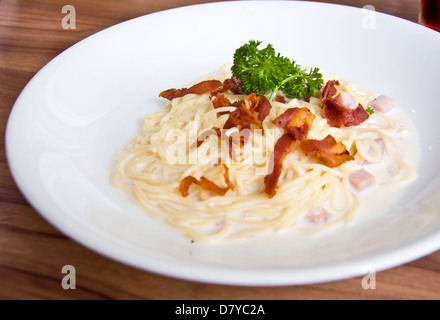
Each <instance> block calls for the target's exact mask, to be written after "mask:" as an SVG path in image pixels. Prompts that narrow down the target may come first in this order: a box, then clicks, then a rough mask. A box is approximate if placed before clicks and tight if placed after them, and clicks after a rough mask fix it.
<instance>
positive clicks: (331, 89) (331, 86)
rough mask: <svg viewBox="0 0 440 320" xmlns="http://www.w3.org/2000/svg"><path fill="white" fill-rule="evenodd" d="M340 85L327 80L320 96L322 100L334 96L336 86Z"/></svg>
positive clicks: (334, 81)
mask: <svg viewBox="0 0 440 320" xmlns="http://www.w3.org/2000/svg"><path fill="white" fill-rule="evenodd" d="M339 85H340V83H339V81H338V80H329V81H327V83H326V84H325V86H324V88H323V89H322V92H321V95H322V99H327V98H328V97H330V96H334V95H335V94H336V93H337V92H338V90H337V89H336V86H339Z"/></svg>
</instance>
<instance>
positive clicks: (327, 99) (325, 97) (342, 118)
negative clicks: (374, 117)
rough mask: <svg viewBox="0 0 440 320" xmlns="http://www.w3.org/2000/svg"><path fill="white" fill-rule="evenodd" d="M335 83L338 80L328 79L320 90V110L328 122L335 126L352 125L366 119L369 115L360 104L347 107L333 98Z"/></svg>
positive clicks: (337, 82) (336, 83)
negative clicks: (354, 107)
mask: <svg viewBox="0 0 440 320" xmlns="http://www.w3.org/2000/svg"><path fill="white" fill-rule="evenodd" d="M337 85H339V81H336V80H330V81H328V82H327V84H326V86H325V87H324V89H323V91H322V100H321V104H322V110H323V112H324V117H325V118H326V119H327V122H328V124H329V125H330V126H332V127H335V128H340V127H342V126H345V127H354V126H358V125H360V124H361V123H363V122H364V121H366V120H367V119H368V118H369V117H370V115H369V114H368V112H367V111H366V110H365V109H364V107H363V106H362V105H361V104H359V106H358V107H357V108H356V109H347V108H346V107H345V106H344V105H342V104H340V103H338V102H337V101H336V100H335V99H334V97H333V96H334V95H335V94H336V93H337V90H336V86H337Z"/></svg>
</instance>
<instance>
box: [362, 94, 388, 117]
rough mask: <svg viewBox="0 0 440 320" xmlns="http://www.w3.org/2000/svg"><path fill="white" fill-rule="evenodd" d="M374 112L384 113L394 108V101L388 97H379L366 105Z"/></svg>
mask: <svg viewBox="0 0 440 320" xmlns="http://www.w3.org/2000/svg"><path fill="white" fill-rule="evenodd" d="M368 105H369V106H370V107H372V108H373V109H374V110H376V111H379V112H382V113H385V112H388V111H390V110H391V109H392V108H393V107H394V99H393V98H391V97H388V96H384V95H382V96H379V97H377V98H376V99H374V100H373V101H371V102H370V103H369V104H368Z"/></svg>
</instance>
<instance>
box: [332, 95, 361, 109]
mask: <svg viewBox="0 0 440 320" xmlns="http://www.w3.org/2000/svg"><path fill="white" fill-rule="evenodd" d="M334 101H335V102H336V103H337V104H339V105H341V106H344V108H346V109H349V110H355V109H356V108H357V107H358V106H357V104H356V98H355V97H354V96H352V95H351V94H349V93H347V92H344V91H341V92H340V93H338V95H337V96H336V97H335V100H334Z"/></svg>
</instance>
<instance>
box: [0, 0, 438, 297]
mask: <svg viewBox="0 0 440 320" xmlns="http://www.w3.org/2000/svg"><path fill="white" fill-rule="evenodd" d="M204 2H210V1H209V0H160V1H158V0H142V1H139V0H125V1H120V0H105V1H104V0H99V1H90V0H70V1H65V2H63V1H61V2H60V1H58V0H27V1H18V0H0V83H1V89H0V129H1V131H2V133H3V132H4V131H5V127H6V122H7V119H8V116H9V112H10V111H11V108H12V106H13V104H14V102H15V99H16V98H17V96H18V94H19V93H20V91H21V90H22V89H23V87H24V86H25V85H26V83H27V82H28V81H29V80H30V79H31V77H32V76H33V75H34V74H35V73H36V72H37V71H38V70H39V69H40V68H41V67H43V66H44V64H46V63H47V62H49V61H50V60H51V59H53V58H54V57H55V56H56V55H57V54H59V53H60V52H61V51H63V50H65V49H67V48H69V47H70V46H71V45H73V44H74V43H76V42H78V41H79V40H81V39H83V38H85V37H87V36H89V35H91V34H93V33H96V32H98V31H100V30H102V29H104V28H106V27H109V26H111V25H114V24H116V23H119V22H122V21H125V20H128V19H131V18H134V17H137V16H141V15H144V14H148V13H151V12H155V11H160V10H164V9H169V8H174V7H180V6H184V5H190V4H195V3H204ZM328 2H333V3H340V4H346V5H352V6H356V7H363V6H364V5H373V6H375V7H376V10H377V11H380V12H385V13H388V14H393V15H396V16H399V17H402V18H405V19H408V20H411V21H417V18H418V6H419V1H418V0H388V1H379V0H367V1H360V0H339V1H338V0H336V1H328ZM66 4H70V5H73V6H74V7H75V9H76V13H77V17H76V18H77V19H76V29H74V30H65V29H63V28H62V25H61V21H62V19H63V17H64V16H65V14H63V13H62V12H61V9H62V7H63V6H64V5H66ZM64 265H73V266H75V268H76V271H77V289H76V290H64V289H63V288H62V286H61V280H62V278H63V277H64V274H62V273H61V268H62V267H63V266H64ZM361 281H362V279H361V278H355V279H350V280H346V281H339V282H334V283H327V284H319V285H310V286H300V287H293V286H292V287H274V288H247V287H228V286H219V285H208V284H200V283H194V282H187V281H182V280H176V279H171V278H167V277H163V276H159V275H156V274H151V273H148V272H143V271H140V270H137V269H134V268H131V267H128V266H125V265H122V264H119V263H117V262H114V261H111V260H109V259H107V258H105V257H103V256H101V255H98V254H96V253H94V252H92V251H90V250H88V249H86V248H84V247H83V246H81V245H79V244H77V243H76V242H73V241H72V240H70V239H69V238H67V237H65V236H64V235H63V234H61V233H60V232H59V231H57V230H56V229H54V228H53V227H52V226H51V225H49V224H48V223H47V222H46V221H45V220H43V218H41V217H40V215H39V214H38V213H37V212H36V211H34V210H33V209H32V208H31V207H30V205H29V204H28V202H27V201H26V199H25V198H24V197H23V196H22V194H21V193H20V191H19V190H18V189H17V187H16V185H15V183H14V181H13V179H12V177H11V174H10V172H9V169H8V165H7V163H6V156H5V151H4V134H2V139H1V147H0V298H1V299H282V300H284V299H438V298H440V290H439V288H440V252H437V253H435V254H433V255H431V256H428V257H426V258H423V259H421V260H418V261H415V262H412V263H409V264H407V265H405V266H401V267H398V268H395V269H392V270H388V271H384V272H380V273H379V274H377V277H376V284H377V288H376V290H364V289H363V288H362V285H361Z"/></svg>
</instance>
